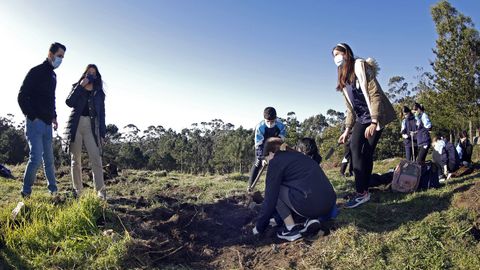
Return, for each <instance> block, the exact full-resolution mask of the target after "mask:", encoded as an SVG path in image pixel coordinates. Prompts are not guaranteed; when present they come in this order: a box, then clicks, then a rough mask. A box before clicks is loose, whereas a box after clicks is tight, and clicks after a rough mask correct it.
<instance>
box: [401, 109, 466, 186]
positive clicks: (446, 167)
mask: <svg viewBox="0 0 480 270" xmlns="http://www.w3.org/2000/svg"><path fill="white" fill-rule="evenodd" d="M402 112H403V121H402V127H401V134H402V137H403V138H404V145H405V153H406V158H407V160H410V161H416V162H417V163H419V164H422V163H424V162H425V159H426V156H427V152H428V150H429V148H430V146H431V147H432V159H433V162H434V164H435V165H436V167H437V169H438V170H437V171H438V174H439V178H440V182H443V181H444V180H446V179H448V178H449V177H450V175H451V174H452V173H453V172H455V171H456V170H457V169H458V168H459V167H460V166H466V167H469V166H470V165H471V163H472V152H473V145H472V144H471V143H470V140H469V139H468V136H467V132H466V131H465V130H463V131H461V132H460V133H459V134H458V138H459V139H458V143H457V146H455V145H453V143H452V142H450V140H449V138H448V137H447V136H446V134H442V133H441V132H437V133H436V134H435V135H434V136H433V138H431V136H430V131H431V129H432V123H431V121H430V118H429V117H428V115H427V113H425V108H424V106H423V105H422V104H419V103H415V104H414V105H413V108H412V110H410V108H408V107H407V106H404V107H403V110H402ZM415 149H417V150H415Z"/></svg>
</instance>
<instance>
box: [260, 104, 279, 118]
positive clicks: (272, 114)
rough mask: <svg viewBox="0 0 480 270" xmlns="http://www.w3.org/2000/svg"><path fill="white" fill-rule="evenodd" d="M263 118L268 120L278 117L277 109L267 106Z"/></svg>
mask: <svg viewBox="0 0 480 270" xmlns="http://www.w3.org/2000/svg"><path fill="white" fill-rule="evenodd" d="M263 118H264V119H267V120H275V119H277V111H276V110H275V108H273V107H267V108H265V110H263Z"/></svg>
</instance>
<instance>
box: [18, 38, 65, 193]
mask: <svg viewBox="0 0 480 270" xmlns="http://www.w3.org/2000/svg"><path fill="white" fill-rule="evenodd" d="M65 51H66V48H65V46H64V45H62V44H60V43H58V42H55V43H53V44H52V45H51V46H50V50H49V52H48V57H47V59H46V60H45V61H44V62H43V63H42V64H40V65H38V66H36V67H33V68H32V69H30V71H29V72H28V74H27V76H26V77H25V80H24V81H23V85H22V87H21V88H20V92H19V93H18V104H19V105H20V108H21V109H22V112H23V114H24V115H25V116H26V127H25V135H26V138H27V141H28V146H29V148H30V157H29V159H28V163H27V168H26V170H25V174H24V176H23V187H22V191H21V192H20V194H21V195H22V197H28V196H30V194H31V193H32V185H33V183H34V182H35V178H36V174H37V170H38V167H39V166H40V163H41V162H42V159H43V166H44V170H45V176H46V178H47V182H48V190H49V191H50V194H52V195H55V194H56V192H57V183H56V181H55V171H54V170H55V169H54V164H53V147H52V138H53V136H52V126H53V129H55V130H57V127H58V123H57V113H56V111H55V88H56V86H57V76H56V74H55V72H54V71H53V70H54V69H56V68H58V67H59V66H60V64H61V63H62V59H63V56H64V54H65Z"/></svg>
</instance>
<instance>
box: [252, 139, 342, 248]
mask: <svg viewBox="0 0 480 270" xmlns="http://www.w3.org/2000/svg"><path fill="white" fill-rule="evenodd" d="M264 155H265V159H266V160H267V162H268V171H267V178H266V182H265V199H264V201H263V203H262V210H261V212H260V216H259V217H258V219H257V222H256V225H255V227H254V228H253V234H254V235H256V234H259V233H263V232H264V231H265V230H266V228H267V227H268V225H269V221H270V218H271V217H272V215H274V213H278V215H280V217H281V218H282V220H283V222H284V228H283V230H282V231H280V232H278V233H277V236H278V237H279V238H281V239H285V240H288V241H295V240H297V239H299V238H301V237H302V236H303V234H311V233H315V232H318V230H320V221H319V220H318V218H320V217H322V216H327V215H329V214H330V213H331V212H332V209H335V203H336V198H337V195H336V194H335V191H334V189H333V186H332V184H331V183H330V181H329V180H328V178H327V176H326V175H325V173H324V172H323V170H322V168H321V167H320V166H318V163H317V161H315V160H313V159H311V158H310V157H308V156H307V155H304V154H302V153H301V152H298V151H295V150H293V149H291V148H289V147H288V146H287V145H286V144H285V143H283V141H282V139H280V138H269V139H268V140H267V142H266V144H265V148H264ZM293 214H296V215H299V216H302V217H304V218H307V220H306V222H305V223H304V224H303V225H298V224H295V221H294V219H293V216H292V215H293Z"/></svg>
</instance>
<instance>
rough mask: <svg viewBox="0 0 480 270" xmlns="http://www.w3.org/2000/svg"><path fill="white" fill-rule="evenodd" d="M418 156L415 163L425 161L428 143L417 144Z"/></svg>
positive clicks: (428, 147)
mask: <svg viewBox="0 0 480 270" xmlns="http://www.w3.org/2000/svg"><path fill="white" fill-rule="evenodd" d="M417 149H418V151H417V152H418V156H417V159H416V161H417V163H418V164H422V163H425V159H426V158H427V154H428V149H430V144H427V145H419V146H418V148H417Z"/></svg>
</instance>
